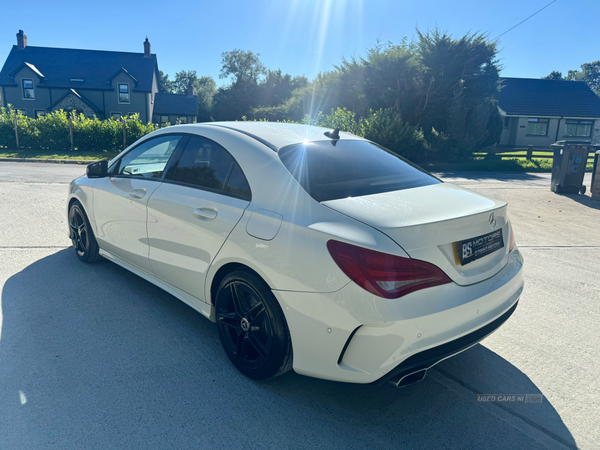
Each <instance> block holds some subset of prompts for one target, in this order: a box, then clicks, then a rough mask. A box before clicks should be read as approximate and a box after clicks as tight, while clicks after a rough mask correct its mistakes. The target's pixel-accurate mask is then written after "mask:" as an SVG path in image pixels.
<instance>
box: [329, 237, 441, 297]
mask: <svg viewBox="0 0 600 450" xmlns="http://www.w3.org/2000/svg"><path fill="white" fill-rule="evenodd" d="M327 248H328V249H329V253H330V254H331V257H332V258H333V260H334V261H335V262H336V264H337V265H338V266H339V267H340V269H342V271H343V272H344V273H345V274H346V275H348V277H349V278H350V279H351V280H352V281H354V282H355V283H356V284H358V285H359V286H360V287H362V288H363V289H365V290H367V291H369V292H370V293H372V294H375V295H378V296H380V297H384V298H398V297H402V296H403V295H406V294H410V293H411V292H414V291H417V290H419V289H425V288H428V287H432V286H439V285H440V284H446V283H451V282H452V280H451V279H450V278H448V275H446V274H445V273H444V272H443V271H442V270H441V269H440V268H439V267H437V266H434V265H433V264H429V263H426V262H424V261H419V260H416V259H410V258H402V257H400V256H394V255H390V254H387V253H380V252H376V251H374V250H368V249H366V248H362V247H357V246H355V245H351V244H346V243H344V242H339V241H328V242H327Z"/></svg>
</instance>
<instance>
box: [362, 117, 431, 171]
mask: <svg viewBox="0 0 600 450" xmlns="http://www.w3.org/2000/svg"><path fill="white" fill-rule="evenodd" d="M360 134H361V136H363V137H364V138H365V139H369V140H370V141H373V142H376V143H378V144H380V145H382V146H384V147H385V148H387V149H388V150H391V151H393V152H394V153H396V154H398V155H401V156H404V157H405V158H407V159H410V160H411V161H414V162H421V161H426V160H427V151H428V150H429V148H430V146H429V143H428V142H427V141H426V140H425V136H424V135H423V131H422V130H421V129H420V128H417V127H414V126H412V125H409V124H408V123H406V122H403V121H402V119H401V118H400V115H399V114H398V113H397V112H396V111H395V110H393V109H380V110H379V111H376V112H373V111H369V114H368V115H367V117H365V118H364V119H362V120H361V121H360Z"/></svg>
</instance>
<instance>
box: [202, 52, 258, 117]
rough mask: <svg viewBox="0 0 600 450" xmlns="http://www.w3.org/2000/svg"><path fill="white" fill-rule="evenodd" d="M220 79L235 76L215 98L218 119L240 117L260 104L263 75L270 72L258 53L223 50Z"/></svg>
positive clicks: (220, 89)
mask: <svg viewBox="0 0 600 450" xmlns="http://www.w3.org/2000/svg"><path fill="white" fill-rule="evenodd" d="M221 56H222V60H221V63H222V67H221V73H220V75H219V78H227V77H229V76H232V77H233V80H232V83H231V84H230V85H229V86H227V87H222V88H219V91H218V92H217V94H216V95H215V97H214V105H213V116H214V117H215V118H216V119H217V120H239V119H241V118H242V117H243V116H247V115H249V114H250V113H251V111H252V109H253V108H256V107H257V106H259V86H258V83H259V77H260V76H261V75H263V74H264V73H265V71H266V69H265V66H264V65H263V64H262V63H261V62H260V59H259V58H258V57H259V55H258V54H254V53H252V52H251V51H248V52H245V51H243V50H238V49H235V50H232V51H230V52H223V53H221Z"/></svg>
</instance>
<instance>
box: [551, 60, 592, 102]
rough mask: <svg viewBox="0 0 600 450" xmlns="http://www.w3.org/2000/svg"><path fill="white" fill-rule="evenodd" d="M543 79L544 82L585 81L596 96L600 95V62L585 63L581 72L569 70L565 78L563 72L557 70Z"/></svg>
mask: <svg viewBox="0 0 600 450" xmlns="http://www.w3.org/2000/svg"><path fill="white" fill-rule="evenodd" d="M542 78H543V79H544V80H567V81H585V82H586V83H587V85H588V86H589V87H590V89H591V90H592V91H594V92H595V93H596V95H600V61H594V62H590V63H584V64H582V65H581V69H580V70H569V71H568V72H567V76H565V77H563V76H562V73H561V72H558V71H556V70H555V71H553V72H551V73H550V75H547V76H545V77H542Z"/></svg>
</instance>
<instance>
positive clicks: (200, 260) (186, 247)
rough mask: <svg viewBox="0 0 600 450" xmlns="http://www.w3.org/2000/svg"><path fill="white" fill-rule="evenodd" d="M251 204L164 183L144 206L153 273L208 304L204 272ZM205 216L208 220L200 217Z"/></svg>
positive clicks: (200, 190)
mask: <svg viewBox="0 0 600 450" xmlns="http://www.w3.org/2000/svg"><path fill="white" fill-rule="evenodd" d="M249 203H250V202H248V201H247V200H241V199H238V198H233V197H228V196H225V195H220V194H216V193H214V192H209V191H205V190H202V189H195V188H190V187H187V186H181V185H176V184H170V183H162V184H161V185H160V186H159V187H158V188H157V189H156V190H155V191H154V193H153V194H152V196H151V197H150V200H149V201H148V225H147V228H148V239H147V241H148V244H149V246H150V253H149V258H150V266H151V267H152V269H153V271H154V274H155V275H156V276H157V277H158V278H160V279H161V280H164V281H166V282H167V283H169V284H171V285H173V286H177V287H179V289H181V290H182V291H184V292H187V293H188V294H190V295H193V296H194V297H196V298H198V299H200V300H203V301H207V299H206V297H205V296H204V282H205V279H206V273H207V271H208V268H209V267H210V264H211V262H212V261H213V259H214V258H215V256H216V254H217V253H218V252H219V250H220V248H221V246H222V245H223V243H224V242H225V239H227V236H229V233H231V230H232V229H233V227H235V225H236V224H237V223H238V222H239V220H240V218H241V217H242V214H244V210H245V209H246V207H247V206H248V204H249ZM204 212H206V213H207V215H206V216H204V215H202V214H203V213H204ZM211 214H214V218H212V219H211V218H210V217H211Z"/></svg>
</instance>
